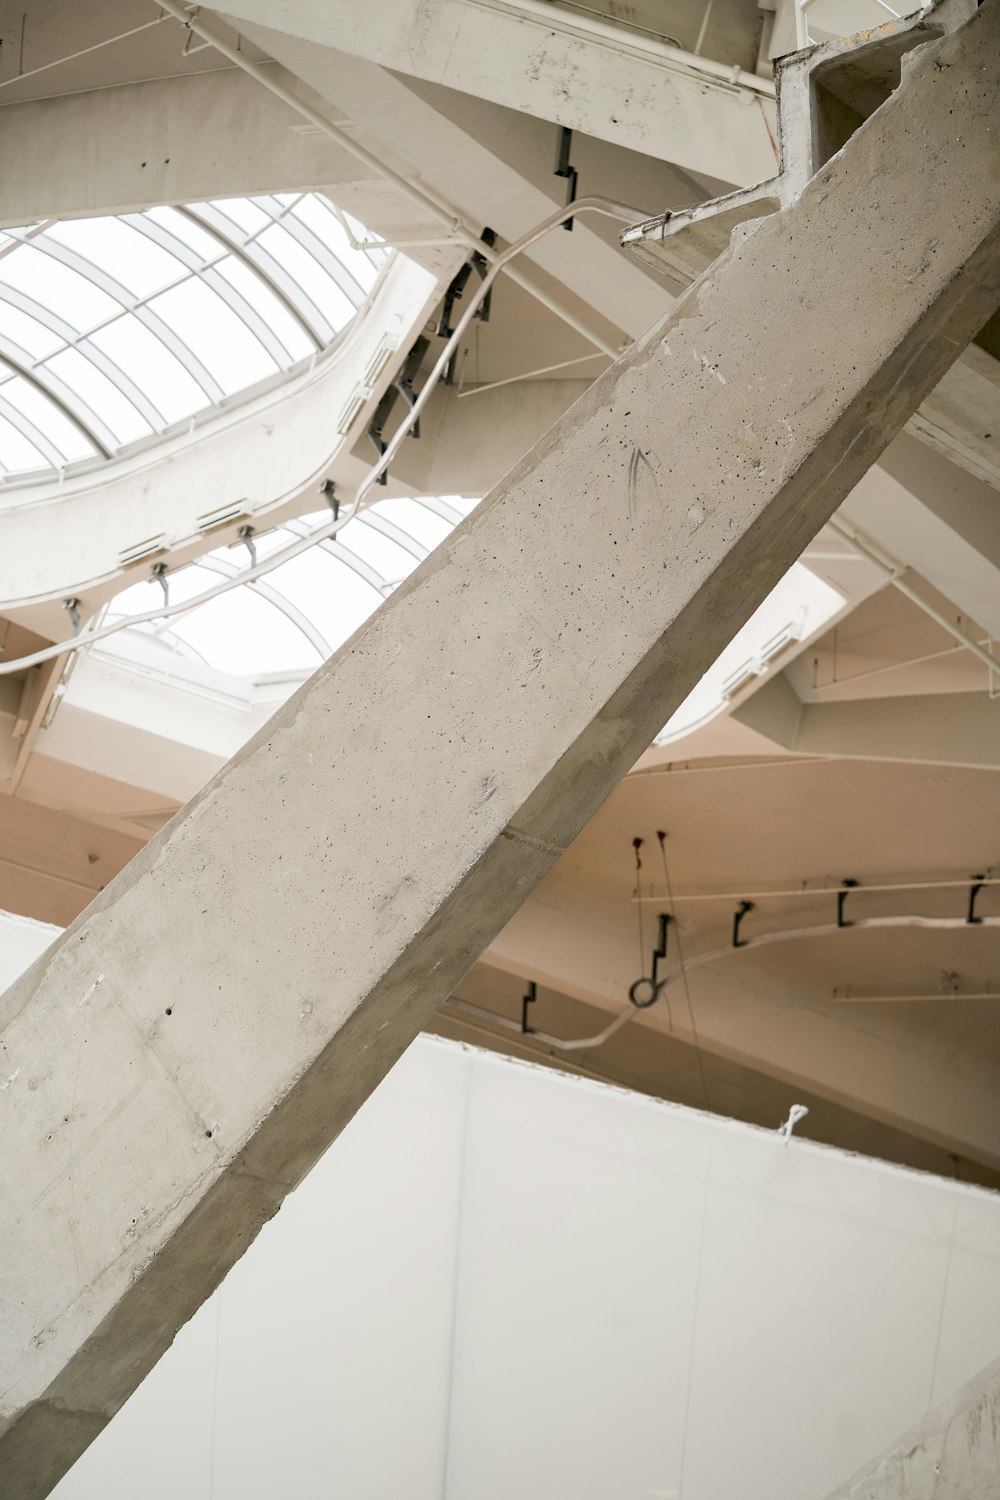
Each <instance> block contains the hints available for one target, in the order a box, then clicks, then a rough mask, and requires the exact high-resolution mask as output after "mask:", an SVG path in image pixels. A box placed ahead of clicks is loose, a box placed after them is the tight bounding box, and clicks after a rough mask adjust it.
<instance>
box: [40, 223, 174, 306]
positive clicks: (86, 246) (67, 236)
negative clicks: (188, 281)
mask: <svg viewBox="0 0 1000 1500" xmlns="http://www.w3.org/2000/svg"><path fill="white" fill-rule="evenodd" d="M45 233H46V237H49V236H51V238H52V239H55V240H59V242H60V243H61V244H63V245H67V246H68V247H69V248H70V249H71V250H75V251H76V252H77V254H78V255H83V256H86V258H87V260H89V261H91V262H92V263H93V264H94V265H95V266H100V268H101V269H102V270H103V271H107V273H108V275H109V276H113V277H114V278H115V280H116V281H120V282H121V284H122V286H124V287H127V288H128V290H129V291H130V292H131V293H132V294H133V296H136V297H148V296H149V295H150V294H151V293H152V292H156V291H159V289H160V288H161V287H165V286H169V284H170V283H171V282H172V281H177V280H179V279H180V277H182V276H185V275H187V274H188V273H187V269H186V267H185V266H183V265H182V264H181V262H180V261H179V260H177V259H176V258H175V257H174V256H173V255H169V254H168V253H167V251H166V250H163V249H161V248H160V246H159V245H157V244H154V242H153V241H152V240H151V239H149V238H148V236H147V235H144V234H140V233H139V231H138V230H137V229H132V228H131V226H130V225H128V224H123V223H122V221H121V220H120V219H113V218H108V219H66V220H65V221H64V222H63V223H61V224H53V225H52V227H51V228H50V229H47V230H46V231H45Z"/></svg>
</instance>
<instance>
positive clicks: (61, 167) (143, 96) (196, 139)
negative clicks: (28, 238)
mask: <svg viewBox="0 0 1000 1500" xmlns="http://www.w3.org/2000/svg"><path fill="white" fill-rule="evenodd" d="M166 24H167V25H169V26H173V25H174V24H175V22H174V20H173V19H172V18H167V20H166ZM270 71H271V72H273V73H274V74H275V76H276V77H278V78H279V79H282V80H283V81H284V82H285V83H286V84H288V83H291V82H292V81H293V80H291V79H290V78H288V76H287V75H286V74H285V72H284V69H282V68H279V67H278V66H277V65H276V64H272V65H270ZM0 120H2V122H3V129H2V130H0V224H2V223H6V224H25V223H31V222H32V221H33V220H35V219H40V218H56V217H64V216H66V215H67V214H102V213H117V212H121V211H125V210H128V209H139V208H149V207H152V206H154V205H155V204H158V203H190V202H194V201H197V200H200V199H212V198H221V197H231V196H233V195H235V194H246V195H248V196H251V197H252V196H256V195H258V194H261V193H272V192H288V191H290V190H294V189H296V188H311V187H315V186H323V187H326V188H333V187H336V185H337V184H339V183H342V182H350V183H353V182H355V181H356V180H357V178H358V170H357V162H356V158H355V157H354V156H353V155H352V154H350V153H349V152H347V151H345V150H344V149H343V147H341V146H339V145H337V143H336V142H334V141H332V140H330V139H329V138H328V137H326V136H325V135H321V134H319V133H318V132H316V131H308V130H306V129H305V128H304V127H303V126H302V124H301V123H300V122H299V121H297V120H296V119H295V118H294V117H290V116H289V114H288V111H287V109H285V108H284V107H283V106H282V105H281V104H280V102H279V101H278V100H277V99H274V98H269V97H268V96H267V95H266V94H265V93H264V92H263V91H262V90H261V89H260V88H258V87H257V85H256V84H255V83H254V81H253V79H251V78H248V77H246V76H245V75H244V74H243V73H241V72H237V71H233V72H230V71H228V70H227V71H224V72H219V71H214V70H213V71H212V72H211V73H195V74H192V75H190V76H189V77H186V78H161V79H154V80H151V81H149V82H145V83H129V84H122V85H120V86H119V87H116V88H108V89H93V90H90V91H88V92H87V93H82V94H68V95H65V96H63V97H58V98H53V99H38V100H34V101H32V102H31V103H28V104H4V97H3V94H2V93H0ZM237 121H238V122H239V124H238V127H237V126H236V124H235V122H237ZM109 141H128V142H129V149H128V150H127V151H111V150H109V149H108V146H107V143H108V142H109Z"/></svg>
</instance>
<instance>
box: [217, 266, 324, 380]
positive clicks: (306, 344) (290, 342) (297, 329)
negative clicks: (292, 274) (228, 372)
mask: <svg viewBox="0 0 1000 1500" xmlns="http://www.w3.org/2000/svg"><path fill="white" fill-rule="evenodd" d="M218 272H219V275H220V276H224V277H225V278H226V280H227V281H228V282H229V285H230V286H231V287H232V288H233V289H234V290H235V291H237V292H239V294H240V296H241V297H243V298H244V299H245V300H246V301H247V302H249V304H250V306H251V307H252V308H253V309H254V311H255V312H258V313H259V314H260V316H261V317H262V318H263V319H264V322H265V323H266V324H267V325H268V327H269V328H270V329H271V330H272V332H273V333H275V334H276V335H277V337H278V338H279V339H280V340H281V342H282V343H283V344H284V346H285V348H286V349H287V350H288V360H289V363H290V364H294V363H295V362H296V360H300V359H306V358H308V356H309V355H310V354H314V353H315V352H316V347H317V346H316V344H315V343H314V342H313V340H312V339H311V338H310V337H309V335H308V334H307V333H306V332H305V330H304V329H303V328H302V326H301V324H300V323H298V322H297V321H296V320H295V318H293V317H292V315H291V313H290V312H289V311H288V309H287V307H285V306H284V305H283V304H282V303H281V302H280V301H279V300H278V298H277V297H276V296H275V295H274V293H273V292H272V291H271V289H270V287H268V286H265V285H264V283H263V281H262V280H261V279H260V277H259V276H258V275H256V273H255V272H253V271H252V270H251V269H250V267H249V266H248V265H247V264H246V263H245V262H244V261H241V260H237V258H236V256H235V255H227V256H226V258H225V260H222V261H220V262H219V265H218Z"/></svg>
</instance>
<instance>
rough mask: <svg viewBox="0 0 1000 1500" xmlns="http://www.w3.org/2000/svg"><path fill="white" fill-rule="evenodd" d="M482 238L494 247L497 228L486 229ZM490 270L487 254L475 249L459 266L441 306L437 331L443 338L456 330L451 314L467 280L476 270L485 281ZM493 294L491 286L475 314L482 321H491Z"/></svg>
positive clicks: (485, 243)
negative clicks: (452, 323) (453, 326)
mask: <svg viewBox="0 0 1000 1500" xmlns="http://www.w3.org/2000/svg"><path fill="white" fill-rule="evenodd" d="M480 239H481V240H482V242H483V244H484V245H489V247H490V249H492V248H493V246H494V245H495V244H496V242H497V232H496V230H495V229H484V230H483V232H482V234H481V235H480ZM488 270H489V262H488V261H487V259H486V257H485V255H483V254H481V252H480V251H478V250H474V251H473V252H472V254H471V255H470V256H469V259H468V260H467V261H466V262H465V264H464V265H461V266H459V268H458V270H457V271H456V272H455V274H454V276H453V277H452V278H451V281H450V283H449V285H448V290H447V291H446V292H445V294H444V302H443V304H442V307H441V318H440V321H439V322H438V326H437V331H438V334H439V336H440V337H441V338H443V339H450V338H451V336H452V334H453V333H454V332H455V330H454V328H452V326H451V315H452V313H453V311H454V309H455V303H456V302H459V301H461V298H462V293H463V292H464V291H465V286H466V282H467V281H468V279H469V277H470V276H471V275H472V273H473V271H475V273H476V275H477V276H478V277H479V279H480V281H485V280H486V273H487V271H488ZM492 296H493V291H492V288H491V289H490V290H489V291H488V292H487V293H486V296H485V297H484V298H483V301H482V305H481V306H480V307H479V308H477V309H476V314H475V316H476V317H477V318H478V319H479V321H480V323H488V322H489V321H490V301H491V299H492Z"/></svg>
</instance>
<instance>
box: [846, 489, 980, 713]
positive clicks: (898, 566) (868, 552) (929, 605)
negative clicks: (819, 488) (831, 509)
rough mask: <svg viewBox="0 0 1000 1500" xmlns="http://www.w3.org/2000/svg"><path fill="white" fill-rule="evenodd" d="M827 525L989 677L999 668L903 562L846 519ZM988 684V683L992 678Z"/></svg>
mask: <svg viewBox="0 0 1000 1500" xmlns="http://www.w3.org/2000/svg"><path fill="white" fill-rule="evenodd" d="M829 525H830V530H831V531H833V532H835V533H836V535H837V536H839V537H840V539H841V540H842V541H844V542H846V543H847V545H848V547H850V549H851V551H852V552H854V553H855V554H856V555H857V556H858V557H863V558H864V560H865V562H867V563H870V564H871V565H872V567H874V568H877V569H878V571H879V572H880V573H881V574H882V576H883V578H885V579H887V580H888V582H889V583H891V584H892V586H893V588H895V589H898V590H899V592H900V593H901V594H902V595H903V598H904V599H909V601H910V603H911V604H915V605H916V606H917V608H918V609H919V610H921V611H922V613H923V614H925V615H927V616H928V618H929V619H931V620H933V621H934V622H935V624H937V625H940V626H941V628H942V630H947V631H948V632H949V633H950V634H951V635H953V636H954V638H955V640H956V641H957V642H958V644H959V645H960V646H964V648H965V650H966V651H968V652H970V653H971V655H973V656H974V657H975V658H976V660H977V661H980V662H982V664H983V666H985V667H986V669H987V671H988V672H989V673H990V674H991V679H992V675H993V674H994V673H996V672H998V671H1000V658H997V657H996V656H994V655H993V653H992V652H991V651H989V650H987V648H986V647H985V646H982V645H980V643H979V641H977V640H976V639H975V638H974V637H973V636H971V635H969V633H968V631H966V630H963V629H962V628H961V626H959V625H956V624H955V622H954V620H952V619H949V617H948V616H947V615H946V614H945V613H944V611H943V610H941V609H939V608H938V606H937V605H936V604H934V603H933V601H932V600H930V599H928V598H927V597H926V595H924V594H922V593H921V592H920V590H919V589H918V588H914V586H913V584H912V583H910V581H909V579H908V578H907V577H906V572H907V568H906V564H905V563H901V562H899V561H898V559H896V558H894V557H890V556H888V555H887V554H886V553H884V552H882V551H881V549H880V548H878V547H873V546H872V543H871V541H870V540H869V539H868V538H867V537H865V536H864V535H863V534H862V533H861V532H859V531H858V530H857V529H856V528H855V527H854V526H851V525H850V523H848V522H844V521H841V520H839V519H838V518H837V517H836V516H833V517H831V519H830V523H829ZM990 686H991V687H992V680H991V682H990Z"/></svg>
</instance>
